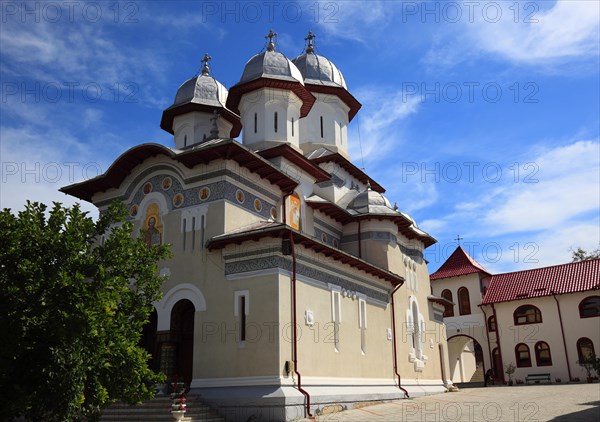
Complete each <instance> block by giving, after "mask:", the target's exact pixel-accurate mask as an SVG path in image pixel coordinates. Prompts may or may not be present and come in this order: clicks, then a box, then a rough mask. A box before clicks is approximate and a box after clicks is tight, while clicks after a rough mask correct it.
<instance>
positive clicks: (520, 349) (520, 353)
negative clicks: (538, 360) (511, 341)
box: [515, 343, 531, 368]
mask: <svg viewBox="0 0 600 422" xmlns="http://www.w3.org/2000/svg"><path fill="white" fill-rule="evenodd" d="M515 360H516V361H517V367H518V368H526V367H528V366H531V355H530V354H529V346H527V345H526V344H525V343H519V344H517V345H516V346H515Z"/></svg>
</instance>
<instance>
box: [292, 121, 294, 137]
mask: <svg viewBox="0 0 600 422" xmlns="http://www.w3.org/2000/svg"><path fill="white" fill-rule="evenodd" d="M292 136H294V118H293V117H292Z"/></svg>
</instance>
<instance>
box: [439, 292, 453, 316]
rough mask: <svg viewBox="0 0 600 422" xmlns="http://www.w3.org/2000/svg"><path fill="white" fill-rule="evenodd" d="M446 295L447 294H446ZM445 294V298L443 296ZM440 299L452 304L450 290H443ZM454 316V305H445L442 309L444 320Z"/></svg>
mask: <svg viewBox="0 0 600 422" xmlns="http://www.w3.org/2000/svg"><path fill="white" fill-rule="evenodd" d="M446 293H447V294H446ZM445 294H446V296H449V297H446V296H444V295H445ZM442 297H443V298H444V299H446V300H449V301H450V302H452V303H454V301H453V300H452V290H450V289H444V290H442ZM453 316H454V305H447V306H445V307H444V318H450V317H453Z"/></svg>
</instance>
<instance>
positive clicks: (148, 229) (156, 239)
mask: <svg viewBox="0 0 600 422" xmlns="http://www.w3.org/2000/svg"><path fill="white" fill-rule="evenodd" d="M159 211H160V209H159V208H158V205H157V204H150V205H148V208H146V216H145V218H144V230H145V240H146V244H147V245H148V246H154V245H160V244H162V229H163V226H162V222H161V219H160V212H159Z"/></svg>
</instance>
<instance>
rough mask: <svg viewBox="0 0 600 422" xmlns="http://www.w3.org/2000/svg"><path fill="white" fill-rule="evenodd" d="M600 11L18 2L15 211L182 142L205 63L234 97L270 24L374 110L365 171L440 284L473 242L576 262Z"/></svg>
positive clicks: (586, 223)
mask: <svg viewBox="0 0 600 422" xmlns="http://www.w3.org/2000/svg"><path fill="white" fill-rule="evenodd" d="M599 4H600V3H598V2H596V1H560V2H554V1H540V2H514V1H510V2H503V1H496V2H488V1H481V2H475V3H473V2H462V1H457V2H452V1H447V2H434V1H425V2H417V1H405V2H400V1H369V2H360V1H347V2H344V1H341V2H284V1H274V2H244V3H236V2H220V1H218V2H201V1H169V2H161V1H152V2H137V1H123V2H120V3H115V2H93V1H92V2H83V1H71V2H66V1H65V2H62V1H55V2H23V1H16V2H12V1H3V2H2V3H0V5H1V11H0V12H1V19H2V21H1V24H0V53H1V59H0V77H1V92H0V94H1V101H0V111H1V114H0V153H1V157H0V160H1V162H2V180H1V183H0V206H1V207H2V208H4V207H10V208H12V209H14V210H18V209H21V208H22V207H23V204H24V203H25V201H26V200H27V199H30V200H37V201H42V202H46V203H50V202H51V201H61V202H63V203H65V204H73V203H74V202H75V200H74V199H73V198H70V197H68V196H65V195H63V194H61V193H59V192H58V189H59V188H60V187H61V186H64V185H67V184H70V183H73V182H77V181H80V180H83V179H85V178H89V177H94V176H96V175H97V174H99V173H101V172H103V171H105V170H106V169H107V168H108V166H109V165H110V164H111V163H112V161H114V159H115V158H117V157H118V156H119V155H120V154H121V153H123V152H124V151H126V150H127V149H129V148H131V147H132V146H135V145H137V144H140V143H143V142H158V143H161V144H164V145H167V146H174V144H173V141H172V138H171V136H170V135H169V134H168V133H166V132H163V131H162V130H161V129H160V127H159V123H160V117H161V113H162V110H163V109H164V108H166V107H168V106H169V105H170V104H171V103H172V101H173V98H174V95H175V92H176V90H177V88H178V87H179V85H180V84H182V83H183V82H184V81H185V80H186V79H188V78H190V77H192V76H193V75H195V74H196V73H197V72H198V71H199V69H200V59H201V58H202V56H203V55H204V53H205V52H208V53H209V54H210V55H211V56H212V58H213V60H212V71H213V74H214V76H215V77H216V78H217V79H218V80H219V81H221V82H222V83H223V84H224V85H225V86H226V87H231V86H232V85H234V84H235V83H236V82H237V81H238V80H239V77H240V76H241V73H242V70H243V67H244V64H245V63H246V61H247V60H248V59H249V58H250V57H252V56H253V55H254V54H256V53H257V52H259V51H260V50H261V49H262V48H263V47H264V35H266V33H267V32H268V30H269V28H273V30H274V31H276V32H278V34H279V36H278V49H279V51H281V52H283V53H284V54H285V55H286V56H287V57H288V58H290V59H291V58H294V57H296V56H297V55H299V54H301V52H302V50H303V48H304V37H305V36H306V34H307V33H308V31H309V30H310V31H313V32H314V33H316V34H317V39H316V41H317V53H318V54H321V55H324V56H326V57H327V58H329V59H330V60H332V61H333V62H334V63H335V64H336V65H337V66H338V67H339V68H340V70H341V71H342V72H343V74H344V76H345V78H346V81H347V83H348V86H349V89H350V91H351V92H352V93H353V94H354V96H355V97H356V98H357V99H358V100H359V101H360V102H361V103H362V104H363V107H362V109H361V111H360V112H359V113H358V115H357V117H356V118H355V119H354V121H353V122H352V123H351V125H350V127H349V139H350V153H351V156H352V159H353V161H354V163H355V164H356V165H357V166H359V167H363V166H364V168H365V170H366V171H367V173H369V174H370V175H371V176H372V177H373V178H374V179H375V180H377V181H378V182H379V183H380V184H382V185H383V186H384V187H385V188H386V189H387V196H388V198H389V199H390V201H391V202H392V203H393V202H397V203H398V206H399V207H400V210H402V211H405V212H407V213H409V214H410V215H411V216H413V217H414V218H415V219H416V220H417V222H418V223H419V225H420V227H421V228H423V229H424V230H426V231H428V232H429V233H431V234H432V235H433V236H434V237H435V238H436V239H438V241H439V243H438V245H435V246H433V247H431V248H429V249H428V250H427V251H426V255H425V256H426V258H427V259H428V260H429V261H430V264H429V268H430V269H431V270H435V269H437V268H438V267H439V265H441V263H442V262H443V261H444V260H445V259H446V258H447V256H448V255H449V254H450V253H451V252H452V251H453V250H454V248H455V247H456V241H455V240H454V239H455V238H456V236H457V235H459V234H460V236H461V237H462V238H463V240H462V243H463V245H464V247H465V249H467V250H468V251H469V252H470V253H471V254H472V255H473V256H474V257H475V258H476V259H477V260H478V261H479V262H480V263H481V264H482V265H484V266H485V267H486V268H488V269H489V270H490V271H494V272H495V271H498V272H499V271H513V270H519V269H525V268H535V267H540V266H544V265H552V264H559V263H564V262H568V261H569V260H570V252H569V248H576V247H577V246H582V247H584V248H586V249H590V250H591V249H595V248H597V247H598V245H599V243H600V142H599V137H600V122H599V115H600V83H599V80H600V59H599V57H600V46H599V42H600V41H599V39H600V35H599V24H598V22H600V11H599V7H600V6H599ZM359 141H360V142H359ZM84 208H85V209H86V210H90V212H91V213H92V214H93V215H96V214H97V213H96V211H95V210H94V208H93V206H91V205H89V204H84Z"/></svg>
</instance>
